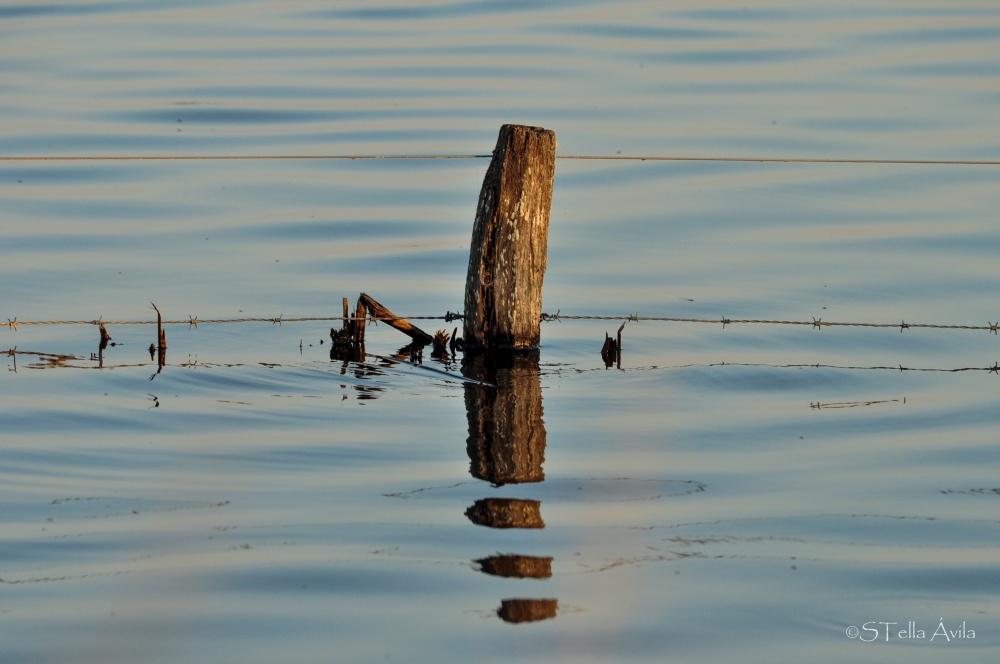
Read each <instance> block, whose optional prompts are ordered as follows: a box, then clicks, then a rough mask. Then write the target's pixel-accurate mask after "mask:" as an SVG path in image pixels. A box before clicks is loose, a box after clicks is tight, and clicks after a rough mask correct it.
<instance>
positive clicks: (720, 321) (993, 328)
mask: <svg viewBox="0 0 1000 664" xmlns="http://www.w3.org/2000/svg"><path fill="white" fill-rule="evenodd" d="M464 317H465V316H464V314H461V313H455V312H452V311H449V312H447V313H445V314H444V315H438V316H393V317H385V316H383V317H376V316H368V317H364V318H359V317H354V316H347V317H344V316H299V317H292V318H285V317H284V314H279V315H278V316H269V317H250V316H248V317H243V318H199V317H197V316H188V318H187V319H176V320H165V321H163V325H187V326H188V327H198V325H201V324H206V325H209V324H212V325H218V324H229V323H270V324H272V325H281V324H282V323H303V322H327V323H332V322H337V321H341V322H344V321H357V320H365V321H370V322H377V321H380V320H382V321H388V320H442V321H446V322H452V321H456V320H461V319H463V318H464ZM564 320H595V321H631V322H641V321H649V322H657V323H702V324H709V325H722V327H723V328H726V327H727V326H729V325H740V324H743V325H797V326H803V327H809V328H812V329H822V328H824V327H868V328H887V329H898V330H899V331H900V332H903V331H905V330H909V329H933V330H980V331H986V332H992V333H993V334H994V335H996V334H997V331H998V329H1000V321H998V322H996V323H993V322H989V321H988V322H987V323H986V324H985V325H957V324H947V323H907V322H906V321H905V320H903V321H900V322H899V323H864V322H841V321H825V320H823V319H822V318H813V319H812V320H808V321H803V320H770V319H762V318H725V317H722V318H679V317H675V316H640V315H639V314H638V313H633V314H626V315H623V316H621V315H619V316H613V315H601V316H598V315H579V314H563V313H561V312H560V311H557V312H556V313H554V314H547V313H543V314H541V322H543V323H547V322H558V321H564ZM156 324H157V321H156V320H155V319H153V320H119V321H111V320H104V319H103V317H101V318H96V319H92V320H36V321H19V320H17V318H16V317H15V318H8V319H6V321H0V327H9V328H10V329H11V330H12V331H16V330H17V328H18V327H20V326H31V325H97V326H101V325H156Z"/></svg>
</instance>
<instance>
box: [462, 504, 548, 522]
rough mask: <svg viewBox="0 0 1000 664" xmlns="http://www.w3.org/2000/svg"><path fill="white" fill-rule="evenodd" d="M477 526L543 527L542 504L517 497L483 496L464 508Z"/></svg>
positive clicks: (470, 519)
mask: <svg viewBox="0 0 1000 664" xmlns="http://www.w3.org/2000/svg"><path fill="white" fill-rule="evenodd" d="M465 516H467V517H469V521H471V522H472V523H474V524H476V525H477V526H486V527H487V528H544V527H545V522H544V521H542V504H541V503H540V502H538V501H537V500H520V499H518V498H483V499H482V500H477V501H476V502H475V503H473V504H472V505H471V506H470V507H469V509H467V510H465Z"/></svg>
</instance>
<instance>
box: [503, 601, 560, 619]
mask: <svg viewBox="0 0 1000 664" xmlns="http://www.w3.org/2000/svg"><path fill="white" fill-rule="evenodd" d="M558 610H559V602H558V600H554V599H505V600H502V601H501V602H500V608H499V609H498V610H497V615H498V616H500V618H501V619H502V620H503V621H504V622H509V623H525V622H537V621H539V620H547V619H549V618H555V617H556V612H557V611H558Z"/></svg>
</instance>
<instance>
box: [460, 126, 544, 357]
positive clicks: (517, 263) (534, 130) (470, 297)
mask: <svg viewBox="0 0 1000 664" xmlns="http://www.w3.org/2000/svg"><path fill="white" fill-rule="evenodd" d="M555 160H556V135H555V132H553V131H549V130H546V129H542V128H540V127H526V126H523V125H503V126H502V127H501V128H500V135H499V137H498V139H497V147H496V150H494V151H493V161H491V162H490V166H489V168H488V169H487V171H486V177H485V178H484V179H483V188H482V191H481V192H480V194H479V205H478V207H477V209H476V222H475V226H474V227H473V229H472V246H471V249H470V251H469V272H468V276H467V277H466V281H465V347H466V349H469V350H476V349H484V350H507V349H515V350H527V349H532V348H536V347H537V346H538V343H539V340H540V339H541V331H540V322H541V313H542V280H543V278H544V277H545V264H546V259H547V251H548V237H549V212H550V211H551V209H552V181H553V179H554V177H555V163H556V161H555Z"/></svg>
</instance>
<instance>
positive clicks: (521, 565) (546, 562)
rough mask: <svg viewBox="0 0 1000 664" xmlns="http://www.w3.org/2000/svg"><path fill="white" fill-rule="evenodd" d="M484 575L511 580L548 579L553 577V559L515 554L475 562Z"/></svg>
mask: <svg viewBox="0 0 1000 664" xmlns="http://www.w3.org/2000/svg"><path fill="white" fill-rule="evenodd" d="M474 562H475V563H477V564H478V565H479V569H480V570H481V571H482V572H483V573H484V574H492V575H493V576H503V577H507V578H510V579H548V578H549V577H551V576H552V557H551V556H549V557H539V556H521V555H517V554H513V553H508V554H505V555H496V556H490V557H489V558H481V559H480V560H476V561H474Z"/></svg>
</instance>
